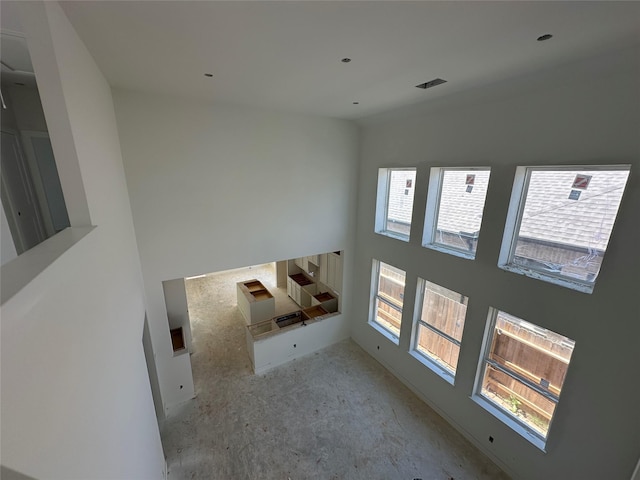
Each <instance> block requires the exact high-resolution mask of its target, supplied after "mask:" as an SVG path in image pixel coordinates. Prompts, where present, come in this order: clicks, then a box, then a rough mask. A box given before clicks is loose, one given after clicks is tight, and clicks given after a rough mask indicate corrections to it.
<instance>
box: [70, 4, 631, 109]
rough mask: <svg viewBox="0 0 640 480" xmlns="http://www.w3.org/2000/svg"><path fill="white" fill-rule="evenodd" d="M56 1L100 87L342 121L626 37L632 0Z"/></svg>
mask: <svg viewBox="0 0 640 480" xmlns="http://www.w3.org/2000/svg"><path fill="white" fill-rule="evenodd" d="M61 3H62V6H63V8H64V11H65V12H66V14H67V15H68V17H69V19H70V20H71V22H72V23H73V25H74V27H75V28H76V30H77V31H78V33H79V35H80V37H81V38H82V40H83V41H84V42H85V44H86V45H87V47H88V48H89V50H90V51H91V53H92V54H93V56H94V58H95V60H96V62H97V63H98V65H99V67H100V68H101V69H102V71H103V73H104V75H105V76H106V78H107V80H108V81H109V82H110V83H111V85H112V86H114V87H122V88H128V89H135V90H142V91H149V92H158V93H166V94H171V95H181V96H189V97H196V98H201V99H205V100H207V101H216V102H224V103H228V104H229V103H231V104H242V105H248V106H253V107H259V108H269V109H277V110H285V111H294V112H302V113H309V114H317V115H326V116H331V117H341V118H349V119H353V118H361V117H364V116H367V115H370V114H374V113H378V112H381V111H386V110H389V109H392V108H394V107H398V106H401V105H406V104H411V103H416V102H421V101H424V100H428V99H432V98H436V97H439V96H442V95H448V94H452V93H455V92H459V91H462V90H467V89H469V88H472V87H474V86H477V85H482V84H487V83H491V82H495V81H501V80H504V79H507V78H510V77H515V76H519V75H524V74H527V73H530V72H533V71H535V70H539V69H542V68H545V67H548V66H553V65H557V64H561V63H565V62H569V61H572V60H576V59H580V58H583V57H588V56H591V55H595V54H599V53H602V52H606V51H608V50H613V49H616V48H620V47H623V46H626V45H630V44H633V43H640V2H612V1H603V2H577V1H562V2H540V1H533V2H519V1H510V2H478V1H475V2H462V1H446V2H429V1H414V2H400V1H285V2H279V1H264V0H260V1H254V2H249V1H227V2H217V1H204V2H191V1H161V2H155V1H125V2H116V1H86V2H85V1H82V2H80V1H72V2H61ZM545 33H552V34H553V35H554V38H553V39H551V40H549V41H546V42H537V41H536V38H537V37H538V36H539V35H542V34H545ZM343 57H350V58H352V62H350V63H342V62H341V61H340V60H341V59H342V58H343ZM204 73H212V74H213V77H212V78H207V77H205V76H204ZM436 77H441V78H444V79H446V80H448V83H446V84H444V85H441V86H438V87H435V88H433V89H430V90H420V89H417V88H415V85H417V84H420V83H423V82H426V81H429V80H432V79H434V78H436ZM353 102H359V105H354V104H353Z"/></svg>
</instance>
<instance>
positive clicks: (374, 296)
mask: <svg viewBox="0 0 640 480" xmlns="http://www.w3.org/2000/svg"><path fill="white" fill-rule="evenodd" d="M383 264H384V265H388V266H390V267H393V268H397V269H398V270H402V269H400V268H398V267H395V266H394V265H391V264H389V263H385V262H383V261H381V260H378V259H376V258H374V259H373V261H372V268H371V292H370V298H371V302H370V305H369V318H368V323H369V325H371V326H372V327H373V328H375V329H376V330H377V331H378V332H380V333H381V334H383V335H384V336H385V337H386V338H388V339H389V340H390V341H392V342H393V343H395V344H396V345H399V343H400V331H401V330H402V313H403V307H404V305H397V304H395V303H394V302H393V301H391V300H389V299H387V298H385V297H383V296H381V295H380V293H379V292H380V272H381V267H382V265H383ZM402 271H403V272H404V275H405V289H406V278H407V273H406V271H404V270H402ZM403 292H404V290H403ZM377 301H381V302H383V303H384V304H385V305H388V306H390V307H391V308H393V309H394V310H396V311H398V312H399V313H400V329H399V331H398V334H396V333H395V332H393V331H391V330H389V329H388V328H386V327H385V326H384V325H382V324H381V323H379V322H378V321H377V320H376V319H377V317H378V304H377Z"/></svg>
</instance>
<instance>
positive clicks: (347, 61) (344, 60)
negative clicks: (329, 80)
mask: <svg viewBox="0 0 640 480" xmlns="http://www.w3.org/2000/svg"><path fill="white" fill-rule="evenodd" d="M340 61H341V62H342V63H349V62H350V61H351V59H350V58H347V57H345V58H343V59H342V60H340Z"/></svg>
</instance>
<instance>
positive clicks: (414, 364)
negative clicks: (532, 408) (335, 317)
mask: <svg viewBox="0 0 640 480" xmlns="http://www.w3.org/2000/svg"><path fill="white" fill-rule="evenodd" d="M639 59H640V52H639V51H638V49H632V50H627V51H623V52H616V53H614V54H611V55H608V56H605V57H599V58H594V59H590V60H588V61H583V62H580V63H575V64H571V65H566V66H563V67H562V68H557V69H555V70H552V71H548V72H540V73H539V74H537V75H536V76H532V77H527V78H522V79H518V80H514V81H512V82H506V83H503V84H496V85H492V86H487V87H484V88H478V89H476V90H475V91H470V92H466V93H462V94H460V95H457V96H456V97H454V98H449V99H442V100H439V101H435V102H432V103H431V104H424V105H420V106H415V107H409V108H406V109H400V110H397V111H393V112H389V113H387V114H386V115H381V116H378V117H374V118H370V119H367V120H365V121H362V122H361V127H362V152H361V165H360V173H359V178H360V184H359V198H358V228H357V235H356V244H357V245H358V249H357V257H356V263H355V272H354V278H356V279H358V280H359V281H358V282H356V283H355V291H354V298H353V301H354V316H353V323H352V336H353V338H354V339H355V340H356V341H357V342H358V343H359V344H360V345H362V346H363V347H364V348H365V349H366V350H367V351H368V352H369V353H370V354H371V355H372V356H374V357H375V358H376V359H378V360H379V361H380V362H382V363H383V364H384V365H386V366H387V367H388V368H389V369H390V370H391V371H392V372H394V373H395V374H396V375H397V376H398V377H399V378H400V379H401V380H402V381H404V382H405V383H406V384H407V385H409V386H410V387H411V388H412V389H414V391H416V392H417V393H418V394H419V395H420V396H422V397H423V398H424V399H425V400H426V401H427V402H428V403H429V404H431V405H432V406H434V407H435V408H436V409H437V410H438V411H439V412H440V413H441V414H442V415H443V416H444V417H445V418H447V419H448V420H449V421H450V422H452V423H453V424H454V425H455V426H457V428H458V429H459V430H461V431H462V432H463V433H464V434H465V435H466V436H467V437H468V438H470V439H471V440H472V441H474V442H475V443H476V444H477V445H478V446H480V448H481V449H482V450H484V451H485V452H486V453H487V454H489V455H490V456H492V457H493V458H494V459H496V461H498V462H499V463H500V464H501V465H502V466H503V467H505V468H506V469H507V470H508V471H509V472H510V473H511V474H513V476H514V477H515V478H518V479H531V480H534V479H541V478H553V479H556V478H580V479H584V480H588V479H594V480H600V479H603V478H611V479H613V478H616V479H618V478H619V479H628V478H630V477H631V474H632V471H633V469H634V466H635V463H636V461H637V458H638V457H637V456H638V445H640V416H639V415H638V414H637V412H636V409H635V405H636V403H637V399H638V397H639V396H640V384H639V383H638V381H637V377H638V374H637V366H638V365H640V349H639V348H638V346H637V342H638V338H640V322H639V321H638V319H639V318H640V315H639V314H640V309H639V307H638V305H639V304H638V298H637V296H638V292H639V291H640V255H638V246H639V245H640V222H638V211H639V207H640V135H639V132H640V90H639V87H638V86H639V85H640V76H639V73H640V68H639V67H640V65H639ZM451 80H453V81H455V79H451ZM582 163H588V164H633V167H632V170H631V176H630V178H629V182H628V185H627V190H626V193H625V196H624V198H623V200H622V205H621V207H620V213H619V218H618V222H617V224H616V226H615V228H614V232H613V235H612V238H611V241H610V244H609V248H608V251H607V254H606V257H605V260H604V263H603V266H602V270H601V272H600V276H599V278H598V281H597V285H596V287H595V291H594V293H593V294H592V295H588V294H583V293H578V292H575V291H572V290H568V289H566V288H562V287H559V286H555V285H551V284H548V283H545V282H542V281H539V280H535V279H531V278H527V277H524V276H520V275H516V274H512V273H508V272H505V271H503V270H501V269H499V268H498V267H497V260H498V253H499V249H500V244H501V240H502V232H503V228H504V223H505V219H506V214H507V207H508V203H509V198H510V193H511V187H512V184H513V178H514V173H515V169H516V167H517V166H518V165H540V164H582ZM454 165H455V166H464V165H489V166H491V167H492V170H491V180H490V184H489V191H488V195H487V200H486V206H485V210H484V217H483V224H482V230H481V233H480V239H479V244H478V251H477V258H476V259H475V261H470V260H466V259H462V258H457V257H454V256H451V255H447V254H444V253H440V252H437V251H433V250H429V249H425V248H422V247H421V246H420V244H421V238H420V237H421V232H422V225H423V220H424V213H425V198H426V193H427V183H428V177H429V169H430V167H432V166H454ZM390 166H398V167H400V166H402V167H409V166H414V167H416V166H417V168H418V175H417V185H416V195H415V198H416V203H415V205H414V215H413V225H412V235H411V241H410V242H409V244H405V243H404V242H400V241H397V240H393V239H390V238H386V237H384V236H381V235H376V234H374V233H373V232H374V211H375V204H376V198H375V196H376V181H377V174H378V169H379V168H380V167H390ZM372 258H377V259H379V260H382V261H384V262H387V263H390V264H392V265H394V266H397V267H399V268H402V269H404V270H406V272H407V287H406V292H405V303H404V305H405V311H404V315H403V330H402V335H401V339H400V346H399V347H397V346H395V345H394V344H392V343H391V342H390V341H388V340H387V339H386V338H384V337H383V336H382V335H380V334H379V333H378V332H377V331H376V330H374V329H373V328H372V327H371V326H369V325H368V324H367V317H368V307H369V298H370V292H369V278H370V274H371V273H370V272H371V261H372ZM418 276H421V277H422V278H425V279H427V280H429V281H433V282H435V283H438V284H440V285H443V286H445V287H447V288H450V289H452V290H455V291H457V292H460V293H463V294H464V295H467V296H469V307H468V312H467V319H466V324H465V331H464V336H463V340H462V349H461V354H460V361H459V365H458V373H457V380H456V384H455V387H452V386H451V385H449V384H448V383H447V382H445V381H443V380H442V379H441V378H440V377H438V376H437V375H435V374H434V373H432V372H431V371H430V370H429V369H427V368H426V367H424V366H423V365H422V364H421V363H419V362H418V361H417V360H415V359H414V358H413V357H412V356H410V355H409V354H408V353H407V351H408V349H409V341H410V338H409V337H410V329H411V322H412V312H413V303H414V299H415V289H416V279H417V277H418ZM490 306H493V307H497V308H499V309H502V310H505V311H506V312H509V313H512V314H514V315H516V316H519V317H521V318H523V319H525V320H527V321H530V322H532V323H535V324H537V325H540V326H542V327H545V328H549V329H551V330H553V331H556V332H558V333H561V334H563V335H566V336H568V337H570V338H572V339H574V340H575V341H576V347H575V351H574V354H573V358H572V360H571V365H570V367H569V371H568V375H567V379H566V382H565V385H564V387H563V392H562V396H561V399H560V403H559V405H558V407H557V412H556V416H555V419H554V422H553V425H552V427H551V431H550V435H549V438H548V441H547V452H546V453H543V452H542V451H540V450H539V449H537V448H536V447H534V446H533V445H532V444H531V443H529V442H528V441H527V440H525V439H524V438H523V437H521V436H520V435H518V434H516V433H515V432H513V431H512V430H511V429H510V428H508V427H507V426H505V425H504V424H503V423H501V422H500V421H499V420H497V419H496V418H494V417H493V416H492V415H490V414H489V413H487V412H486V411H485V410H483V409H482V408H481V407H479V406H478V405H477V404H476V403H474V402H473V401H472V400H471V399H470V398H469V397H470V395H471V393H472V388H473V382H474V378H475V373H476V368H477V363H478V359H479V356H480V349H481V343H482V338H483V332H484V327H485V324H486V319H487V313H488V309H489V307H490ZM378 346H379V347H380V349H379V350H378ZM489 436H492V437H493V438H494V439H495V441H494V443H490V442H489V441H488V437H489Z"/></svg>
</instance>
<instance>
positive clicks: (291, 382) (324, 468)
mask: <svg viewBox="0 0 640 480" xmlns="http://www.w3.org/2000/svg"><path fill="white" fill-rule="evenodd" d="M251 278H258V279H259V280H261V281H262V282H263V283H264V284H265V286H266V287H267V288H268V289H269V290H270V291H271V292H272V293H274V295H275V297H276V310H277V312H278V313H280V312H286V311H290V310H292V309H295V308H296V307H295V304H294V303H293V302H292V301H291V300H290V299H288V297H287V296H286V291H284V292H283V291H282V290H279V289H277V288H276V286H275V272H274V271H273V267H272V266H271V265H267V266H261V267H253V268H251V269H242V270H234V271H231V272H227V273H223V274H215V275H212V276H207V277H204V278H199V279H193V280H188V281H187V296H188V299H189V311H190V316H191V325H192V329H193V339H194V341H193V350H194V352H193V354H192V356H191V363H192V365H193V374H194V382H195V387H196V394H197V398H196V399H195V400H193V401H191V402H189V403H187V404H185V405H184V406H183V407H181V408H179V409H176V410H175V411H173V412H172V415H171V416H170V417H169V418H168V419H167V420H166V421H165V422H164V424H163V427H162V443H163V446H164V450H165V454H166V455H167V463H168V467H169V479H170V480H182V479H185V480H186V479H225V480H226V479H260V480H269V479H278V480H288V479H291V480H301V479H363V480H365V479H366V480H377V479H394V480H396V479H398V480H399V479H407V480H413V479H423V480H451V479H455V480H465V479H466V480H477V479H482V480H485V479H486V480H489V479H491V480H497V479H507V478H508V477H507V476H506V475H505V474H504V473H502V472H501V471H500V469H499V468H498V467H496V466H495V465H494V464H493V463H492V462H491V461H490V460H488V459H487V458H486V457H485V456H484V455H483V454H482V453H480V452H479V451H478V450H477V449H476V448H475V447H473V446H472V445H471V444H470V443H469V442H467V441H466V440H465V439H464V438H463V437H462V436H461V435H460V434H458V433H457V432H456V431H455V430H454V429H453V428H452V427H450V426H449V425H448V424H447V423H446V422H445V421H444V420H443V419H442V418H441V417H439V416H438V415H437V414H436V413H435V412H433V411H432V410H431V409H430V408H429V407H428V406H427V405H425V404H424V403H423V402H422V401H421V400H420V399H418V398H417V397H416V396H415V395H414V394H413V393H412V392H411V391H409V390H408V389H407V388H406V387H405V386H404V385H402V384H401V383H400V382H399V381H398V380H396V379H395V377H393V376H392V375H391V374H389V373H388V372H387V371H386V370H385V369H384V368H383V367H382V366H381V365H380V364H378V363H377V362H376V361H375V360H374V359H373V358H371V357H370V356H369V355H368V354H366V353H365V352H364V351H363V350H362V349H361V348H360V347H358V346H357V345H356V344H355V343H354V342H353V341H351V340H346V341H343V342H341V343H339V344H336V345H334V346H332V347H329V348H327V349H325V350H323V351H320V352H317V353H315V354H312V355H309V356H307V357H304V358H302V359H298V360H294V361H292V362H291V363H289V364H286V365H283V366H281V367H278V368H275V369H273V370H271V371H269V372H268V373H266V374H264V375H260V376H256V375H254V374H253V373H252V371H251V364H250V361H249V357H248V354H247V351H246V340H245V331H244V330H245V322H244V319H243V317H242V315H241V314H240V312H239V311H238V309H237V307H236V287H235V283H236V282H238V281H241V280H248V279H251Z"/></svg>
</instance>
